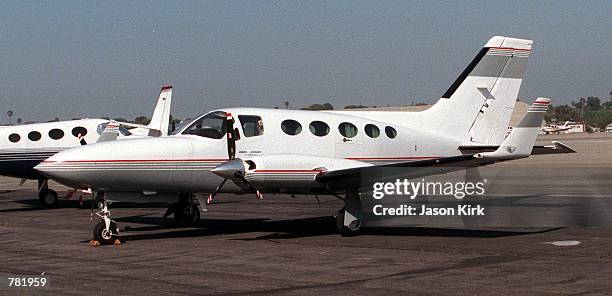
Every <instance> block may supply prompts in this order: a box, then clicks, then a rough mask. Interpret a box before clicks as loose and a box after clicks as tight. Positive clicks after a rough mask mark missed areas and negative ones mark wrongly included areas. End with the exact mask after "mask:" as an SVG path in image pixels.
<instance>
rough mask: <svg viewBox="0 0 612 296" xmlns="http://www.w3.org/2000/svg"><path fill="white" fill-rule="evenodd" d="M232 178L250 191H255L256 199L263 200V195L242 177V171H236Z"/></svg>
mask: <svg viewBox="0 0 612 296" xmlns="http://www.w3.org/2000/svg"><path fill="white" fill-rule="evenodd" d="M234 176H235V177H236V178H238V179H240V181H242V182H244V184H246V185H247V186H249V188H250V189H251V190H255V197H257V199H263V194H261V192H259V190H258V189H257V188H256V187H255V186H253V184H251V182H249V181H248V180H247V179H246V178H245V177H244V173H243V172H242V171H236V172H235V173H234Z"/></svg>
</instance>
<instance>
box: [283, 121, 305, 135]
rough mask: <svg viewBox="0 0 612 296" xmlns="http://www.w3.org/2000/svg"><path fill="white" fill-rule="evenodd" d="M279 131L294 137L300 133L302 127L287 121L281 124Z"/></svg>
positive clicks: (295, 122)
mask: <svg viewBox="0 0 612 296" xmlns="http://www.w3.org/2000/svg"><path fill="white" fill-rule="evenodd" d="M281 129H282V130H283V132H284V133H285V134H287V135H290V136H295V135H297V134H299V133H301V132H302V125H301V124H300V123H299V122H297V121H295V120H291V119H287V120H285V121H283V122H282V123H281Z"/></svg>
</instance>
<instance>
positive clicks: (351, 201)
mask: <svg viewBox="0 0 612 296" xmlns="http://www.w3.org/2000/svg"><path fill="white" fill-rule="evenodd" d="M334 218H336V228H337V229H338V231H339V232H340V234H341V235H342V236H352V235H356V234H359V232H360V231H361V221H363V214H362V213H361V200H360V193H359V190H358V189H357V188H347V189H346V198H345V199H344V207H343V208H342V209H340V210H338V212H336V215H334Z"/></svg>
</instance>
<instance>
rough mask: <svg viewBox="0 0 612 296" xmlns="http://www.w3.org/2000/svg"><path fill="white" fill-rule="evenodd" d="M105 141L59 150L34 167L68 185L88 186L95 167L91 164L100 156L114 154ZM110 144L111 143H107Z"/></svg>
mask: <svg viewBox="0 0 612 296" xmlns="http://www.w3.org/2000/svg"><path fill="white" fill-rule="evenodd" d="M104 144H106V143H99V144H95V145H87V146H79V147H75V148H71V149H67V150H64V151H61V152H59V153H57V154H55V155H53V156H51V157H49V158H48V159H46V160H44V161H43V162H41V163H40V164H38V165H37V166H35V167H34V169H36V170H37V171H39V172H40V173H41V174H43V175H45V176H47V177H48V178H50V179H53V180H55V181H58V182H59V183H62V184H64V185H66V186H70V187H77V188H81V187H89V184H90V182H91V177H92V175H91V174H90V173H94V172H95V168H94V167H91V164H93V163H95V162H97V161H99V159H100V158H110V157H113V156H114V153H113V152H112V151H113V150H114V149H113V147H110V146H109V145H108V144H107V145H104ZM109 144H112V143H109Z"/></svg>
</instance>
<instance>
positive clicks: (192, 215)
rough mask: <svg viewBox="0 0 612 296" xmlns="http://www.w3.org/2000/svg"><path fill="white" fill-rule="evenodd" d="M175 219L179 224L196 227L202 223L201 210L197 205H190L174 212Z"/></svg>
mask: <svg viewBox="0 0 612 296" xmlns="http://www.w3.org/2000/svg"><path fill="white" fill-rule="evenodd" d="M174 219H175V220H176V223H177V224H186V225H189V226H192V225H196V224H198V222H199V221H200V210H199V209H198V206H196V205H193V204H192V205H189V206H186V207H185V208H183V209H181V210H179V211H176V212H174Z"/></svg>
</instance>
